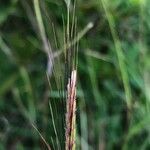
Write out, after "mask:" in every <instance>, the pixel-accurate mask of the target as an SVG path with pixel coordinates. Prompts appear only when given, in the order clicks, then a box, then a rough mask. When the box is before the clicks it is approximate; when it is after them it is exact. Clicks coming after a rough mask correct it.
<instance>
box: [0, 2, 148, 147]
mask: <svg viewBox="0 0 150 150" xmlns="http://www.w3.org/2000/svg"><path fill="white" fill-rule="evenodd" d="M76 1H77V3H76V16H77V19H78V25H77V30H78V31H79V32H80V31H83V30H84V28H85V26H86V25H87V24H88V23H89V22H93V23H94V27H93V28H92V29H91V30H89V31H88V33H87V34H86V35H85V36H84V37H82V39H81V40H80V42H79V54H78V55H79V58H78V91H77V104H78V105H77V149H82V150H88V149H89V150H96V149H100V150H105V149H108V150H112V149H114V150H116V149H128V150H137V149H141V150H148V149H150V113H149V112H150V94H149V93H150V57H149V56H150V54H149V52H150V51H149V48H150V38H149V34H150V21H149V20H150V19H149V18H150V5H149V4H150V1H149V0H76ZM103 4H104V5H103ZM40 6H41V11H42V17H43V20H44V25H45V29H46V35H47V37H48V39H49V41H50V43H51V46H52V48H53V50H54V51H55V52H56V51H57V52H58V49H60V50H61V49H62V48H63V41H64V28H63V20H64V22H66V13H67V12H66V5H65V1H63V0H55V1H54V0H40ZM71 6H72V7H73V2H72V1H71ZM104 6H106V7H107V9H106V11H105V9H104ZM72 7H71V9H70V11H71V13H72ZM106 13H109V14H110V16H111V17H112V20H113V22H114V23H115V25H114V26H112V29H114V30H115V34H116V35H117V38H118V39H117V40H116V39H114V37H113V36H112V33H111V24H109V18H108V17H107V15H106ZM53 26H54V30H55V32H56V40H57V44H58V47H57V46H56V44H55V35H54V32H53ZM118 40H119V43H121V50H122V52H123V62H124V63H125V68H123V69H124V70H125V71H126V74H127V76H128V79H129V86H130V88H131V91H130V92H131V101H132V105H131V109H130V110H129V109H128V107H127V103H126V95H125V91H124V85H123V81H122V76H121V68H120V66H119V61H118V59H120V58H118V57H117V53H116V47H115V41H117V42H116V45H117V46H118ZM57 59H58V60H61V64H63V57H62V55H58V57H57V58H56V59H55V60H54V67H55V68H56V74H55V76H54V75H52V76H51V77H50V82H51V85H52V89H49V85H48V80H47V78H46V69H47V56H46V53H45V52H44V50H43V46H42V42H41V37H40V34H39V30H38V25H37V22H36V17H35V13H34V6H33V1H32V0H1V1H0V149H1V150H3V149H8V150H10V149H19V150H22V149H25V150H26V149H27V150H30V149H36V150H38V149H46V147H45V145H44V144H43V142H42V140H41V138H40V136H39V135H38V133H37V132H36V131H35V129H34V128H33V127H32V126H31V124H30V120H32V122H34V124H36V125H37V128H38V129H39V131H40V132H41V133H42V135H43V136H44V137H45V139H46V140H47V142H49V143H50V145H51V147H52V148H53V149H58V146H57V137H56V135H55V132H54V129H53V120H52V115H51V113H50V108H49V100H50V101H51V102H52V109H53V114H54V121H55V124H56V130H57V133H58V140H59V143H60V145H61V146H60V147H61V149H64V148H63V146H64V142H65V141H64V126H63V122H62V116H64V115H65V112H64V109H63V107H64V105H63V104H62V103H61V101H60V98H59V92H60V91H59V90H58V89H57V88H56V82H57V84H59V87H61V86H62V84H63V81H59V79H60V78H59V77H61V80H63V78H62V77H63V76H64V75H63V74H61V73H60V72H61V71H57V70H59V68H58V67H57V66H58V62H57ZM55 77H56V80H57V81H56V82H55ZM129 114H130V117H129Z"/></svg>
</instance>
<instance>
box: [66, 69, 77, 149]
mask: <svg viewBox="0 0 150 150" xmlns="http://www.w3.org/2000/svg"><path fill="white" fill-rule="evenodd" d="M76 80H77V72H76V70H73V71H72V73H71V78H70V79H69V81H68V85H67V113H66V150H75V133H76V127H75V125H76Z"/></svg>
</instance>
